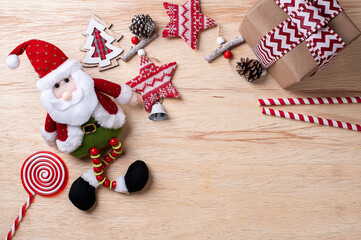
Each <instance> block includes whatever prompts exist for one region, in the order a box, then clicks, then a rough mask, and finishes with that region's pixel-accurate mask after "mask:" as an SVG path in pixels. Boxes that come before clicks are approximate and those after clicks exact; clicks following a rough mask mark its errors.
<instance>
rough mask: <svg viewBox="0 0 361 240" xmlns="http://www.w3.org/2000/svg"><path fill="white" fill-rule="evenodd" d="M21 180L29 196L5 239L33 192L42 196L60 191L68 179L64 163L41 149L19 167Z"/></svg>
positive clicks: (14, 229) (21, 215)
mask: <svg viewBox="0 0 361 240" xmlns="http://www.w3.org/2000/svg"><path fill="white" fill-rule="evenodd" d="M21 181H22V182H23V185H24V188H25V190H26V191H27V192H28V194H29V196H28V199H27V201H26V203H25V204H24V205H23V207H22V208H21V210H20V213H19V215H18V217H17V218H16V219H15V221H14V223H13V226H12V228H11V230H10V231H9V233H8V235H7V236H6V238H5V239H11V238H12V236H14V234H15V231H16V229H17V227H18V225H19V223H20V222H21V220H22V218H23V216H24V214H25V211H26V209H27V208H28V207H29V206H30V203H31V202H32V201H33V200H34V196H35V194H39V195H42V196H44V197H49V196H53V195H55V194H57V193H59V192H61V191H62V190H63V189H64V188H65V186H66V183H67V181H68V170H67V168H66V165H65V163H64V162H63V160H61V158H60V157H59V156H57V155H56V154H54V153H51V152H46V151H41V152H37V153H34V154H33V155H31V156H30V157H28V158H27V159H26V160H25V162H24V164H23V166H22V168H21Z"/></svg>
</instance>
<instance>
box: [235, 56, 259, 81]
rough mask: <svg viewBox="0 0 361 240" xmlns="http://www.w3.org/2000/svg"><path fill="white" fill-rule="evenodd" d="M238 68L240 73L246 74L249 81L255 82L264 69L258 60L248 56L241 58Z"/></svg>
mask: <svg viewBox="0 0 361 240" xmlns="http://www.w3.org/2000/svg"><path fill="white" fill-rule="evenodd" d="M236 69H237V72H238V74H239V75H241V76H242V75H244V77H245V78H246V81H247V82H253V81H255V80H257V79H258V78H260V77H261V75H262V70H263V69H262V65H261V63H260V62H259V61H258V60H256V59H251V60H249V59H248V58H241V61H240V62H237V66H236Z"/></svg>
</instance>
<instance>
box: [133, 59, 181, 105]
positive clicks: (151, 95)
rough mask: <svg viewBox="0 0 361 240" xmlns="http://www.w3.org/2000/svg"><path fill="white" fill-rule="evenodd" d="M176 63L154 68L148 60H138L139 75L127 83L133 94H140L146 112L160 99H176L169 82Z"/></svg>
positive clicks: (174, 90)
mask: <svg viewBox="0 0 361 240" xmlns="http://www.w3.org/2000/svg"><path fill="white" fill-rule="evenodd" d="M176 66H177V63H176V62H171V63H167V64H164V65H162V66H159V67H158V66H155V65H154V63H152V62H151V61H150V60H149V59H148V58H146V57H141V58H140V71H139V75H138V76H136V77H135V78H133V79H132V80H130V81H129V82H127V83H126V84H127V85H128V86H129V87H131V88H132V89H133V90H134V91H135V92H137V93H140V94H142V98H143V103H144V108H145V110H146V111H147V112H149V111H150V110H151V109H152V106H153V105H154V104H155V103H156V102H157V101H158V100H159V99H160V98H178V97H179V94H178V92H177V90H176V89H175V88H174V85H173V84H172V83H171V82H170V80H171V78H172V76H173V73H174V70H175V68H176Z"/></svg>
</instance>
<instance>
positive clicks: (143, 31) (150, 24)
mask: <svg viewBox="0 0 361 240" xmlns="http://www.w3.org/2000/svg"><path fill="white" fill-rule="evenodd" d="M154 25H155V24H154V21H153V19H152V18H151V17H150V16H149V15H148V14H147V15H144V14H139V15H134V18H133V19H132V22H131V23H130V24H129V30H130V31H131V32H132V33H133V34H135V35H136V36H137V37H139V38H141V37H144V38H147V37H149V36H150V35H151V34H152V33H153V31H154Z"/></svg>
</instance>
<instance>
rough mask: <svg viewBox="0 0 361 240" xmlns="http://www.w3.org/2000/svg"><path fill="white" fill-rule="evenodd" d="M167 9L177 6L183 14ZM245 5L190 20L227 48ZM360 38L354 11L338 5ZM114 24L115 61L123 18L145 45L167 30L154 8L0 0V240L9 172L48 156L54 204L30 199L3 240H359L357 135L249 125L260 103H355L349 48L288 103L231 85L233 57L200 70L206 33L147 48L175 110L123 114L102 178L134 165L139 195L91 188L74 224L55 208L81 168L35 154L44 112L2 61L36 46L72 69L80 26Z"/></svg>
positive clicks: (357, 59) (358, 60)
mask: <svg viewBox="0 0 361 240" xmlns="http://www.w3.org/2000/svg"><path fill="white" fill-rule="evenodd" d="M172 2H173V3H177V4H183V3H184V2H185V1H184V0H174V1H172ZM255 2H256V0H224V1H221V0H202V1H201V8H202V12H203V13H204V14H206V15H208V16H209V17H212V18H214V19H215V20H216V21H217V23H219V24H220V25H222V28H223V36H224V37H225V38H226V40H227V39H228V40H229V39H232V38H234V37H236V36H237V35H238V34H239V33H238V28H239V25H240V23H241V21H242V19H243V17H244V16H245V14H246V12H247V10H248V9H249V8H250V7H251V6H252V4H254V3H255ZM340 3H341V4H342V5H343V7H344V9H345V11H346V12H347V13H348V14H349V16H350V18H351V19H352V20H353V21H354V22H355V24H356V25H357V26H358V27H359V28H360V27H361V14H360V12H361V2H360V1H359V0H340ZM92 11H93V12H95V13H96V14H98V15H99V16H100V17H101V18H103V19H104V20H106V21H107V22H111V23H113V24H114V26H113V30H114V31H116V32H118V33H121V34H123V35H124V37H123V39H122V40H121V45H122V46H123V48H126V49H128V48H129V47H130V46H131V44H130V38H131V37H132V34H131V33H130V32H129V31H128V29H127V26H128V24H129V22H130V19H131V18H132V17H133V15H134V14H139V13H149V14H150V15H151V16H152V18H153V19H154V20H155V21H156V25H157V31H158V33H161V31H162V29H164V27H165V26H166V24H167V23H168V20H169V19H168V16H167V15H166V13H165V11H164V9H163V6H162V1H160V0H152V1H146V0H137V1H135V0H121V1H93V0H88V1H79V0H71V1H70V0H67V1H61V0H60V1H50V0H42V1H40V0H34V1H26V0H16V1H8V0H0V22H1V26H2V30H1V33H0V56H1V59H2V60H1V61H0V68H1V73H2V79H1V81H0V103H1V104H0V112H1V115H0V149H1V151H0V162H1V167H0V186H1V188H0V189H1V195H0V216H1V217H0V235H1V237H5V235H6V234H7V232H8V231H9V229H10V227H11V224H12V222H13V220H14V219H15V217H16V216H17V214H18V212H19V210H20V207H21V206H22V204H23V203H24V202H25V200H26V196H27V195H26V192H25V190H24V189H23V187H22V184H21V180H20V169H21V166H22V163H23V161H24V160H25V159H26V158H27V157H28V156H29V155H30V154H32V153H33V152H35V151H39V150H50V151H53V152H55V153H57V154H59V155H60V156H61V157H62V158H63V159H64V161H65V162H66V164H67V166H68V169H69V183H68V185H67V187H66V189H65V190H64V191H63V192H62V193H61V194H60V195H58V196H56V197H53V198H44V197H41V196H36V198H35V201H34V203H33V204H32V205H31V207H30V209H29V210H28V214H27V215H26V216H25V218H24V220H23V222H22V223H21V226H20V228H19V229H18V231H17V233H16V235H15V239H19V240H20V239H360V235H361V223H360V221H361V158H360V156H361V143H360V139H361V135H360V133H358V132H353V131H348V130H342V129H335V128H330V127H326V126H318V125H314V124H308V123H303V122H296V121H292V120H285V119H279V118H274V117H268V116H263V115H262V114H261V108H260V107H259V106H258V104H257V99H258V98H264V97H308V96H354V95H360V93H361V84H360V65H361V56H360V55H361V48H360V46H361V39H358V40H357V41H356V42H354V43H353V44H352V45H351V46H350V47H348V48H347V49H346V50H345V51H343V52H342V53H341V54H340V55H339V57H338V58H337V59H336V61H335V62H333V63H332V64H331V65H330V66H329V67H328V68H327V69H326V70H324V71H323V72H321V73H319V74H317V75H316V76H315V77H313V78H312V79H309V80H307V81H305V82H304V83H302V84H300V85H298V86H296V87H294V88H293V89H291V90H287V91H286V90H283V89H281V88H280V87H279V86H278V84H277V83H276V81H275V80H274V79H273V78H272V76H267V77H266V78H265V79H263V80H260V81H258V82H256V83H254V84H249V83H246V82H245V80H244V79H243V78H241V77H239V76H238V75H237V73H236V72H235V71H234V65H235V63H236V61H237V60H238V59H239V58H240V57H254V55H253V54H252V52H251V49H250V48H249V46H248V45H247V44H243V45H241V46H239V47H237V48H235V49H233V50H232V53H233V55H234V56H235V58H233V60H231V61H230V63H228V62H227V61H226V60H225V59H224V58H223V57H220V58H218V59H217V60H215V61H214V62H212V63H211V64H208V63H206V61H205V60H204V59H203V57H204V56H205V55H207V54H208V53H209V52H211V51H212V50H214V49H215V48H217V42H216V39H217V32H218V30H217V28H212V29H208V30H206V31H203V32H202V33H201V35H200V42H199V49H198V50H197V51H193V50H191V49H190V47H189V46H187V45H186V44H185V42H184V41H183V40H182V39H180V38H174V39H163V38H161V37H158V38H157V39H156V40H155V41H153V42H152V43H151V44H150V45H149V46H147V47H146V52H147V54H148V56H150V57H154V58H157V59H159V60H160V63H157V64H163V63H167V62H170V61H173V60H174V61H177V62H178V67H177V70H176V72H175V75H174V77H173V83H174V84H175V86H176V88H177V89H178V90H179V93H180V95H181V98H180V99H165V101H164V104H163V106H164V107H165V109H166V111H167V112H168V114H169V116H170V119H169V120H167V121H165V122H151V121H149V120H148V119H147V114H146V113H145V111H144V110H143V109H142V108H140V107H136V108H134V107H129V106H126V107H124V111H125V112H126V114H127V123H126V125H125V127H124V129H125V130H124V132H123V133H122V135H121V140H122V142H123V145H124V146H125V150H126V153H125V154H124V155H123V156H122V157H121V158H120V159H119V160H117V161H116V162H115V163H113V164H112V165H111V167H110V168H109V171H108V175H109V176H110V177H111V178H115V177H117V176H119V175H121V174H124V173H125V171H126V169H127V167H128V166H129V164H130V163H131V162H133V161H135V160H137V159H142V160H144V161H145V162H147V164H148V166H149V168H150V171H151V179H150V183H149V184H148V186H147V188H146V190H145V191H143V192H141V193H139V194H134V195H121V194H118V193H115V192H113V191H109V190H107V189H104V188H100V189H99V190H98V191H97V205H96V207H95V208H94V210H92V211H90V212H81V211H78V210H77V209H76V208H75V207H74V206H73V205H72V204H71V203H70V201H69V200H68V197H67V194H68V191H69V188H70V185H71V183H72V182H73V181H74V180H75V179H76V178H78V177H79V176H80V175H81V174H82V173H83V172H84V171H86V170H88V169H89V168H90V164H91V163H90V160H89V159H85V160H79V159H75V158H73V157H70V156H68V155H66V154H63V153H60V152H59V151H58V150H56V149H55V148H51V147H49V146H47V145H46V144H45V142H44V141H43V139H42V137H41V136H40V128H41V126H42V124H43V121H44V117H45V114H46V112H45V110H44V109H43V107H42V106H41V103H40V94H39V92H38V91H37V89H36V87H35V81H36V80H37V76H36V73H35V72H34V71H33V69H32V67H31V65H30V63H29V61H28V59H26V57H25V56H24V55H23V56H21V57H20V59H21V66H20V68H19V69H17V70H14V71H13V70H10V69H7V67H6V65H5V63H4V62H5V59H6V56H7V55H8V54H9V52H10V51H11V50H12V49H13V48H14V47H15V46H17V45H18V44H20V43H21V42H23V41H26V40H29V39H32V38H38V39H42V40H46V41H49V42H51V43H53V44H55V45H57V46H58V47H59V48H61V49H62V50H63V51H64V52H65V53H66V54H67V55H68V56H69V57H71V58H75V59H78V60H81V59H82V58H83V57H84V54H85V53H83V52H80V51H79V47H80V45H81V43H82V42H83V40H84V37H83V36H82V35H81V32H82V31H83V29H84V27H85V26H86V24H87V20H88V18H89V16H90V13H91V12H92ZM86 71H87V72H88V73H89V74H90V75H91V76H93V77H102V78H104V79H108V80H111V81H114V82H117V83H124V82H126V81H128V80H130V79H131V78H132V77H134V76H136V75H137V74H138V72H139V58H138V57H134V58H133V59H132V60H130V61H129V62H128V63H124V62H122V61H120V66H118V67H116V68H114V69H112V70H108V71H105V72H102V73H99V72H98V71H97V70H96V69H86ZM279 109H284V110H289V111H295V112H299V113H305V114H310V115H314V116H322V117H327V118H331V119H337V120H343V121H349V122H354V123H361V120H360V119H361V111H360V106H359V105H332V106H331V105H330V106H289V107H280V108H279Z"/></svg>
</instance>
